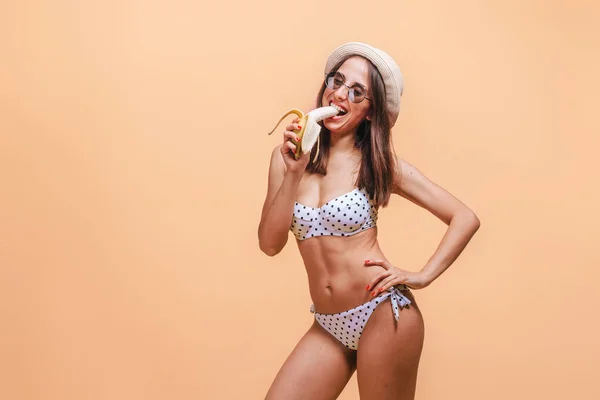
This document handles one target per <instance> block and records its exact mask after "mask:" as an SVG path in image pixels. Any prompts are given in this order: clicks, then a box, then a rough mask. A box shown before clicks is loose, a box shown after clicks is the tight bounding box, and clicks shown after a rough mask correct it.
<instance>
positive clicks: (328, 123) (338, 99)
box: [321, 56, 371, 134]
mask: <svg viewBox="0 0 600 400" xmlns="http://www.w3.org/2000/svg"><path fill="white" fill-rule="evenodd" d="M337 71H338V73H339V74H341V75H340V77H341V78H342V79H344V80H345V82H344V83H345V84H346V85H347V86H349V87H353V86H354V85H360V86H362V87H363V88H364V89H366V96H367V97H369V98H371V91H370V88H369V84H368V83H369V66H368V63H367V60H365V59H364V58H362V57H358V56H355V57H351V58H349V59H347V60H346V61H344V63H343V64H342V65H341V67H340V68H339V69H338V70H337ZM348 90H349V89H348V88H347V87H346V86H344V85H341V86H340V87H339V88H338V89H336V90H333V89H330V88H329V87H326V88H325V92H323V98H322V99H321V104H322V105H323V106H328V105H331V104H332V103H333V104H336V105H338V106H340V107H342V108H343V109H344V110H346V111H347V113H346V114H344V115H336V116H335V117H331V118H327V119H325V120H324V121H323V124H324V125H325V127H326V128H327V129H329V131H330V132H331V133H332V134H340V133H347V132H356V129H357V128H358V126H359V125H360V124H361V122H363V121H364V120H365V119H370V118H371V117H370V114H371V101H370V100H367V99H364V100H363V101H361V102H360V103H353V102H352V101H350V98H349V97H348Z"/></svg>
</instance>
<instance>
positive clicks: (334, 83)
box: [325, 72, 344, 90]
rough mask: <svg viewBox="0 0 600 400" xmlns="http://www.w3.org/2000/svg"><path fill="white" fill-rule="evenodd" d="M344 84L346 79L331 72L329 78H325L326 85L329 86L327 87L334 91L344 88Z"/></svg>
mask: <svg viewBox="0 0 600 400" xmlns="http://www.w3.org/2000/svg"><path fill="white" fill-rule="evenodd" d="M343 84H344V79H343V78H342V76H341V75H340V74H338V73H337V72H330V73H329V74H327V77H326V78H325V85H327V87H328V88H329V89H333V90H336V89H339V87H340V86H342V85H343Z"/></svg>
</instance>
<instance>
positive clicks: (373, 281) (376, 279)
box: [367, 271, 390, 295]
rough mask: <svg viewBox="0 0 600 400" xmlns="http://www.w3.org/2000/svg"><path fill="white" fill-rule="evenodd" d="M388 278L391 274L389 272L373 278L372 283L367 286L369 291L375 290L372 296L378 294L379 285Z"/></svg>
mask: <svg viewBox="0 0 600 400" xmlns="http://www.w3.org/2000/svg"><path fill="white" fill-rule="evenodd" d="M388 276H390V273H389V272H388V271H383V272H382V273H380V274H379V275H377V276H375V278H373V280H372V281H371V283H370V284H369V285H368V286H367V290H373V292H372V293H371V295H373V293H376V287H377V284H378V283H379V282H380V281H381V280H382V279H384V278H387V277H388Z"/></svg>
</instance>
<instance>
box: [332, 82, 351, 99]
mask: <svg viewBox="0 0 600 400" xmlns="http://www.w3.org/2000/svg"><path fill="white" fill-rule="evenodd" d="M333 94H334V96H335V98H336V99H339V100H346V97H348V90H347V88H346V86H344V85H340V87H339V88H337V89H336V90H335V91H334V93H333Z"/></svg>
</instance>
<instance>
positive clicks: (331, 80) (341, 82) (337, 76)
mask: <svg viewBox="0 0 600 400" xmlns="http://www.w3.org/2000/svg"><path fill="white" fill-rule="evenodd" d="M325 86H327V87H328V88H329V89H331V90H338V89H339V88H340V87H342V86H346V88H347V89H348V98H349V99H350V101H351V102H353V103H360V102H361V101H363V100H365V99H367V100H369V101H370V100H371V99H370V98H368V97H367V89H365V88H364V87H363V86H362V85H360V84H357V83H356V84H354V85H352V86H348V85H346V78H345V77H344V75H343V74H341V73H339V72H337V71H335V72H333V71H332V72H330V73H328V74H327V75H326V76H325Z"/></svg>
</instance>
